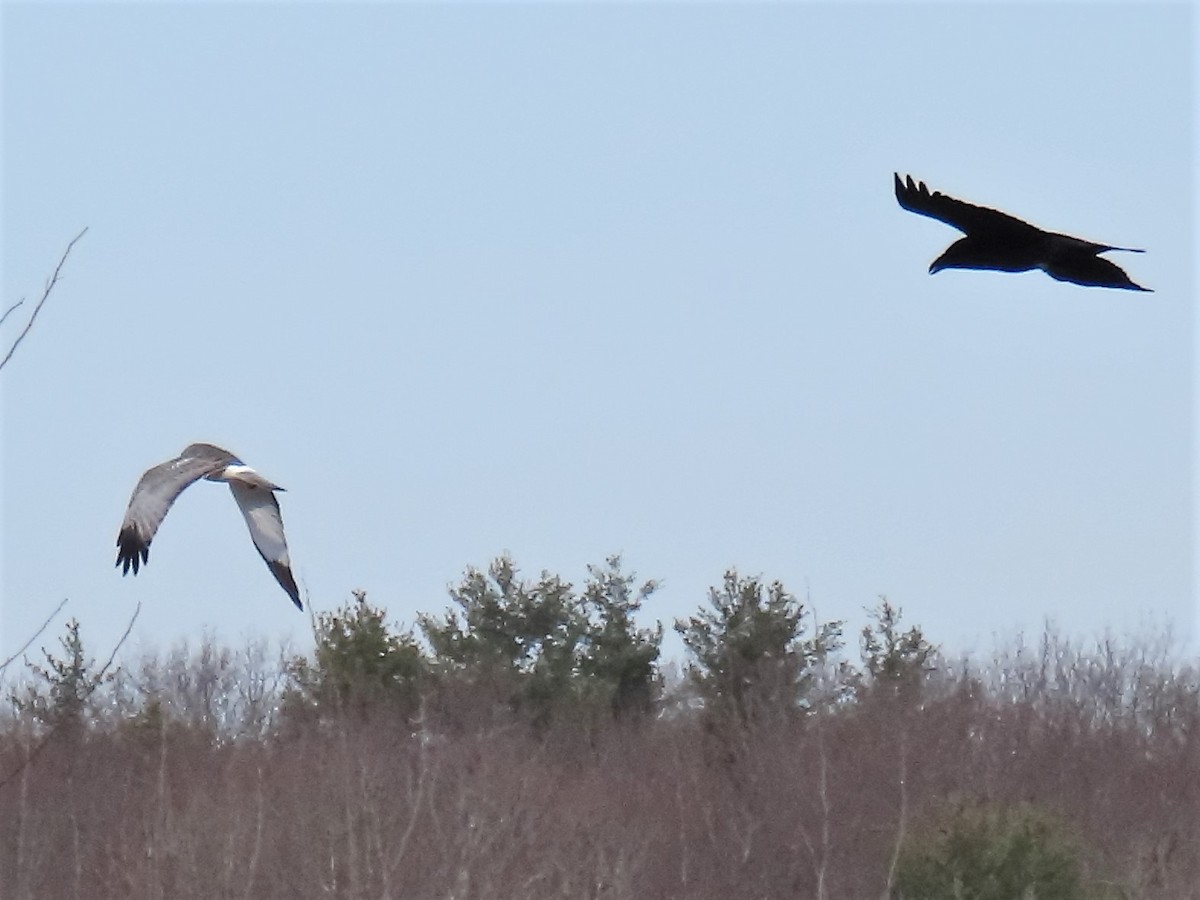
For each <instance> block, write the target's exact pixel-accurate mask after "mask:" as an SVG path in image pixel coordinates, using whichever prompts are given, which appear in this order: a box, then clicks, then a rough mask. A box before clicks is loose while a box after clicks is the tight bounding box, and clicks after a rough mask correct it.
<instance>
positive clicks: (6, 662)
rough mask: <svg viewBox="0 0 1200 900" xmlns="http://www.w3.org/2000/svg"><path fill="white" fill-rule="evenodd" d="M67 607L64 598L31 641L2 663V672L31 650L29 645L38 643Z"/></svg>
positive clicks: (0, 670) (30, 638) (31, 637)
mask: <svg viewBox="0 0 1200 900" xmlns="http://www.w3.org/2000/svg"><path fill="white" fill-rule="evenodd" d="M66 605H67V598H66V597H64V598H63V599H62V601H61V602H60V603H59V604H58V606H56V607H54V611H53V612H51V613H50V615H48V616H46V621H45V622H43V623H42V626H41V627H40V628H39V629H38V630H37V631H35V632H34V633H33V634H31V635H30V636H29V640H27V641H26V642H25V643H24V644H22V645H21V648H20V649H19V650H17V652H16V653H14V654H13V655H12V656H10V657H9V658H8V659H6V660H5V661H4V662H2V663H0V672H3V671H4V670H5V669H7V668H8V666H9V663H11V662H12V661H13V660H14V659H16V658H17V657H18V656H21V655H22V654H23V653H24V652H25V651H26V650H28V649H29V645H30V644H32V643H33V642H34V641H36V640H37V639H38V638H39V637H40V636H41V634H42V632H43V631H45V630H46V628H47V627H49V625H50V623H51V622H52V621H54V617H55V616H57V615H58V614H59V613H60V612H62V608H63V607H64V606H66Z"/></svg>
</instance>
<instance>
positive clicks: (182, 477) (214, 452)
mask: <svg viewBox="0 0 1200 900" xmlns="http://www.w3.org/2000/svg"><path fill="white" fill-rule="evenodd" d="M231 462H233V463H236V462H237V457H235V456H233V454H231V453H228V452H227V451H225V450H222V449H221V448H220V447H214V446H212V445H211V444H193V445H192V446H190V447H188V448H187V449H186V450H184V451H183V453H182V454H180V455H179V456H177V457H176V458H175V459H171V460H168V461H167V462H165V463H162V464H161V465H157V466H155V467H154V468H152V469H148V470H147V471H146V473H145V474H144V475H142V477H141V480H139V481H138V483H137V487H135V488H134V489H133V496H132V497H130V498H129V507H128V508H127V509H126V510H125V520H124V521H123V522H122V523H121V530H120V532H119V533H118V534H117V548H118V549H117V565H118V566H120V565H122V564H123V565H124V568H123V569H122V570H121V574H122V575H126V574H128V573H129V569H130V567H132V568H133V574H134V575H136V574H137V572H138V567H139V566H140V565H141V564H143V563H145V562H147V561H148V560H149V558H150V541H152V540H153V539H154V533H155V532H156V531H158V526H159V525H161V524H162V520H163V519H164V518H166V515H167V510H169V509H170V508H171V504H172V503H174V502H175V498H176V497H178V496H179V495H180V494H181V493H183V489H184V488H186V487H187V486H188V485H189V484H192V483H193V482H196V481H199V480H200V479H201V478H204V477H205V476H206V475H212V474H214V473H216V472H220V471H221V470H222V469H224V468H225V467H226V466H227V465H230V464H231Z"/></svg>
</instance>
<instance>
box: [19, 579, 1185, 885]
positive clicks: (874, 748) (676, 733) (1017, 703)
mask: <svg viewBox="0 0 1200 900" xmlns="http://www.w3.org/2000/svg"><path fill="white" fill-rule="evenodd" d="M655 589H656V585H655V583H654V582H653V581H645V582H639V581H638V579H637V578H636V577H635V576H634V575H633V574H631V573H627V572H625V571H624V570H623V568H622V566H621V561H620V559H619V558H612V559H609V560H608V561H606V563H605V564H604V565H600V566H594V567H590V568H589V570H588V573H587V576H586V578H585V579H584V581H583V583H582V584H581V585H579V586H576V585H574V584H572V583H570V582H568V581H566V580H564V579H563V578H561V577H559V576H557V575H554V574H551V573H548V572H543V573H542V574H541V575H540V576H539V577H537V578H535V579H523V578H522V577H521V576H520V574H519V572H518V571H517V570H516V568H515V567H514V565H513V563H512V561H511V560H509V559H507V558H504V557H502V558H500V559H498V560H496V561H495V562H494V563H493V564H492V565H491V566H490V567H489V568H488V570H487V571H481V570H475V569H469V570H468V571H467V572H466V573H465V575H464V577H463V579H462V580H461V582H460V583H459V584H458V585H456V586H455V587H453V588H452V589H451V592H450V595H451V605H450V607H449V608H448V609H446V610H445V611H444V612H442V613H440V614H423V615H420V616H418V619H417V622H416V624H415V626H414V627H412V628H402V627H399V626H397V625H396V624H395V623H391V622H389V621H388V620H387V616H386V614H385V612H384V610H382V609H380V608H379V607H376V606H375V605H373V604H372V603H371V601H370V599H369V598H368V597H367V596H366V595H365V594H362V593H356V594H355V595H354V597H353V599H352V600H351V601H350V602H348V603H346V604H345V605H344V606H343V607H342V608H340V609H338V610H336V611H335V612H333V613H325V614H321V615H319V616H318V617H317V618H316V620H315V649H314V651H313V653H312V654H311V655H300V656H297V655H289V654H285V655H282V656H279V657H276V656H272V653H271V651H270V650H269V648H268V647H266V646H265V645H263V644H255V643H251V644H248V645H247V646H246V647H244V648H240V649H237V650H234V649H231V648H228V647H224V646H220V645H218V644H217V643H216V642H215V641H213V640H211V639H206V640H201V641H200V643H199V644H197V645H194V646H188V645H180V646H178V647H176V648H175V649H174V650H171V651H169V652H167V653H166V654H165V655H162V656H158V657H151V658H147V659H144V660H142V661H141V662H140V663H138V664H136V665H125V666H122V667H120V668H117V669H114V670H112V671H107V670H104V668H103V667H98V666H97V665H96V663H95V661H94V660H93V659H92V658H91V657H90V656H89V654H88V652H87V651H86V648H85V646H84V641H83V637H82V636H81V634H80V629H79V626H78V624H77V623H75V622H71V623H68V625H67V628H66V631H65V634H64V635H63V636H62V637H61V639H60V642H59V648H58V649H56V650H52V651H43V653H42V657H43V658H42V660H41V661H40V662H37V663H27V664H26V671H25V673H24V677H22V678H21V679H19V680H15V679H14V678H13V675H12V673H11V672H9V673H7V675H8V681H9V683H10V685H11V687H10V688H9V695H8V700H9V702H8V704H7V709H6V712H5V717H4V718H3V719H2V720H0V872H3V873H5V874H4V877H3V879H2V883H0V896H3V897H14V898H48V897H50V898H52V897H68V896H72V897H89V898H107V897H129V896H158V897H170V898H186V897H197V898H200V897H203V898H212V897H233V896H239V897H256V898H257V897H262V898H273V897H280V898H284V897H298V896H299V897H308V896H332V897H346V898H359V897H364V898H365V897H372V898H376V897H394V898H401V897H403V898H410V897H416V898H435V897H437V898H472V897H478V898H509V897H511V898H518V897H528V898H545V897H553V896H559V897H571V898H579V897H588V898H647V897H688V898H698V900H704V898H710V897H711V898H741V897H745V898H762V897H813V898H821V900H826V898H829V900H833V898H861V897H879V898H887V897H895V898H900V897H906V898H917V897H921V898H943V897H944V898H953V897H976V898H981V900H988V898H995V900H1016V898H1025V897H1030V898H1033V897H1036V898H1041V900H1048V898H1062V900H1066V898H1085V897H1086V898H1139V900H1141V898H1146V900H1150V898H1155V900H1157V898H1163V900H1166V898H1171V900H1177V898H1200V679H1198V677H1197V672H1196V670H1195V669H1194V668H1190V667H1185V666H1181V665H1180V664H1179V663H1178V662H1177V661H1176V660H1175V659H1174V657H1173V655H1172V653H1171V650H1170V647H1169V646H1168V645H1167V642H1166V641H1161V642H1158V643H1153V642H1151V641H1150V640H1149V639H1145V638H1143V639H1141V640H1139V641H1135V642H1132V643H1126V644H1122V643H1120V642H1116V641H1112V640H1105V641H1102V642H1098V643H1096V644H1094V645H1092V646H1087V647H1084V646H1080V645H1077V644H1076V643H1074V642H1073V641H1071V640H1069V639H1067V638H1065V637H1062V636H1060V635H1058V634H1056V633H1054V632H1053V631H1049V630H1048V631H1047V632H1046V633H1045V634H1043V635H1042V636H1041V637H1040V638H1039V640H1038V641H1037V642H1036V643H1034V644H1029V645H1027V644H1024V643H1020V642H1018V643H1017V644H1016V645H1015V646H1012V647H1009V648H1002V649H1000V650H998V651H997V652H996V653H995V654H994V656H993V657H992V658H990V659H987V660H969V659H959V658H953V657H950V656H949V655H947V654H945V653H943V652H942V651H940V650H939V649H938V648H937V647H936V646H934V645H933V644H932V643H931V642H930V641H929V640H928V639H927V638H926V636H925V634H924V632H923V630H922V629H921V628H919V627H916V626H907V625H905V624H904V623H903V622H902V618H901V615H900V612H899V611H898V610H897V609H895V608H894V607H893V606H892V605H891V604H889V603H888V602H887V601H886V600H881V601H880V602H879V603H878V604H877V605H876V606H875V607H874V608H873V609H871V610H869V611H868V614H867V622H866V624H865V625H863V626H862V627H861V629H860V630H859V631H858V632H857V634H855V633H854V632H852V631H851V630H849V629H848V627H847V625H846V623H843V622H818V621H815V620H814V618H813V616H812V614H811V612H810V611H809V610H808V609H806V607H805V605H804V604H803V603H802V602H801V601H800V600H799V599H798V598H797V597H796V596H794V595H793V594H791V593H790V592H789V591H788V590H787V589H786V588H785V587H784V585H782V584H780V583H778V582H773V583H768V582H766V581H765V580H763V579H762V578H758V577H745V576H742V575H740V574H739V573H737V572H736V571H729V572H727V573H726V574H725V576H724V578H723V579H722V581H721V582H720V584H718V585H716V586H714V587H713V588H712V589H711V590H710V592H709V596H708V598H707V600H706V602H705V603H703V604H702V605H701V606H700V607H699V608H698V609H697V610H696V613H695V614H694V615H693V616H691V617H689V618H687V619H683V620H679V621H676V622H674V623H672V627H673V628H674V629H675V630H676V631H677V632H678V633H679V634H680V636H681V638H682V640H683V643H684V646H685V647H686V651H687V657H686V660H685V661H684V665H683V669H682V671H681V672H679V673H677V674H675V673H673V672H672V670H671V669H670V667H667V666H665V665H664V663H663V661H662V659H661V656H660V648H661V644H662V639H663V627H662V625H661V624H659V625H656V626H655V627H653V628H646V627H644V626H640V625H639V624H638V622H637V620H638V619H639V618H640V610H641V609H642V606H643V604H644V603H645V601H646V600H647V598H648V597H650V595H651V594H652V593H653V592H654V590H655Z"/></svg>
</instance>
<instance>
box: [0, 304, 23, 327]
mask: <svg viewBox="0 0 1200 900" xmlns="http://www.w3.org/2000/svg"><path fill="white" fill-rule="evenodd" d="M24 303H25V299H24V298H21V299H20V300H18V301H17V302H16V303H14V304H13V305H12V306H10V307H9V308H8V309H6V310H5V311H4V315H2V316H0V325H3V324H4V320H5V319H7V318H8V317H9V316H11V315H12V314H13V313H14V312H15V311H16V310H17V309H18V308H20V307H21V306H22V305H23V304H24Z"/></svg>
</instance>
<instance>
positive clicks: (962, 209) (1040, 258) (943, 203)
mask: <svg viewBox="0 0 1200 900" xmlns="http://www.w3.org/2000/svg"><path fill="white" fill-rule="evenodd" d="M894 174H895V179H896V200H897V201H898V202H899V203H900V205H901V206H902V207H904V208H905V209H907V210H908V211H909V212H915V213H917V214H919V215H922V216H929V217H930V218H931V219H937V220H938V221H939V222H945V223H946V224H947V225H952V226H954V227H955V228H957V229H958V230H959V231H961V232H963V234H965V235H966V237H963V238H959V239H958V240H957V241H955V242H954V243H953V244H951V245H950V246H949V247H947V248H946V250H945V252H944V253H942V255H941V256H939V257H938V258H937V259H935V260H934V261H933V264H932V265H931V266H930V267H929V274H930V275H932V274H934V273H935V272H940V271H941V270H942V269H993V270H998V271H1000V272H1028V271H1029V270H1030V269H1041V270H1042V271H1043V272H1045V273H1046V274H1047V275H1049V276H1050V277H1051V278H1054V279H1057V280H1058V281H1070V282H1072V283H1073V284H1082V285H1085V286H1087V287H1107V288H1124V289H1125V290H1127V291H1148V290H1149V288H1144V287H1142V286H1141V285H1140V284H1135V283H1134V282H1133V280H1132V279H1130V277H1129V276H1128V275H1126V274H1125V270H1124V269H1122V268H1121V267H1120V266H1118V265H1117V264H1116V263H1112V262H1109V261H1108V260H1107V259H1103V258H1101V257H1100V256H1099V255H1098V254H1100V253H1107V252H1108V251H1109V250H1124V251H1126V252H1128V253H1141V252H1143V251H1141V250H1134V249H1133V248H1132V247H1114V246H1111V245H1110V244H1097V243H1093V242H1092V241H1085V240H1083V239H1082V238H1077V237H1071V236H1070V235H1069V234H1058V233H1057V232H1053V231H1042V229H1040V228H1038V227H1036V226H1034V225H1030V224H1029V223H1028V222H1022V221H1021V220H1020V219H1018V218H1015V217H1013V216H1010V215H1008V214H1007V213H1002V212H1000V211H999V210H996V209H988V208H987V207H986V206H975V205H974V204H972V203H964V202H963V201H962V200H955V199H954V198H953V197H948V196H946V195H945V194H943V193H941V192H940V191H933V192H930V190H929V188H927V187H925V185H924V184H923V183H922V182H920V181H913V177H912V176H911V175H909V176H908V178H907V179H906V180H904V181H901V180H900V175H899V173H894Z"/></svg>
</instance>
